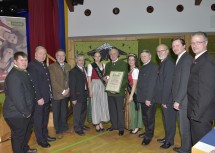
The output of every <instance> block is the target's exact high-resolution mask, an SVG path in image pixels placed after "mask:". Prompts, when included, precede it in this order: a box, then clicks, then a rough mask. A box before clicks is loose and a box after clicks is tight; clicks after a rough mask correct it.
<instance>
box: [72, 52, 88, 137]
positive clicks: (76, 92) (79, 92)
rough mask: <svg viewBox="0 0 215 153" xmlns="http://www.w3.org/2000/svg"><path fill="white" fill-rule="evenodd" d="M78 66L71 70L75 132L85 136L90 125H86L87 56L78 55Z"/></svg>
mask: <svg viewBox="0 0 215 153" xmlns="http://www.w3.org/2000/svg"><path fill="white" fill-rule="evenodd" d="M75 60H76V66H75V67H74V68H73V69H72V70H71V71H70V72H69V88H70V99H71V101H72V104H73V105H74V106H73V127H74V130H75V132H76V133H77V134H78V135H80V136H83V135H85V132H84V130H89V127H87V126H86V125H84V121H85V119H86V114H87V90H88V87H87V86H88V83H87V73H86V70H85V68H84V62H85V57H84V55H83V54H78V55H76V59H75Z"/></svg>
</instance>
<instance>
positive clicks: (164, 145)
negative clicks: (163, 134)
mask: <svg viewBox="0 0 215 153" xmlns="http://www.w3.org/2000/svg"><path fill="white" fill-rule="evenodd" d="M171 146H172V144H171V143H168V142H167V143H166V142H164V144H162V145H161V146H160V147H161V148H163V149H168V148H169V147H171Z"/></svg>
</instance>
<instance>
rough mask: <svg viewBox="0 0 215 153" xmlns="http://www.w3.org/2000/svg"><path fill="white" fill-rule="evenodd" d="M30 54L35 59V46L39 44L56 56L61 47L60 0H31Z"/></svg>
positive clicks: (29, 4)
mask: <svg viewBox="0 0 215 153" xmlns="http://www.w3.org/2000/svg"><path fill="white" fill-rule="evenodd" d="M28 10H29V32H30V54H31V60H33V59H34V55H35V48H36V47H37V46H39V45H41V46H44V47H45V48H46V49H47V53H48V54H50V55H51V56H52V57H54V54H55V51H56V50H57V49H59V47H60V43H59V25H58V24H59V22H58V0H29V1H28Z"/></svg>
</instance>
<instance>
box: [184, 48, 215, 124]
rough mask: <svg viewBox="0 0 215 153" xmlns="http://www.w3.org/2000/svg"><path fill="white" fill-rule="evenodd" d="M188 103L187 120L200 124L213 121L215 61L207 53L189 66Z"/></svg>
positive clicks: (214, 114) (214, 107)
mask: <svg viewBox="0 0 215 153" xmlns="http://www.w3.org/2000/svg"><path fill="white" fill-rule="evenodd" d="M188 101H189V102H188V117H189V118H191V119H193V120H196V121H202V122H207V121H212V120H214V119H215V59H214V57H213V56H212V55H210V54H208V53H207V52H205V53H203V54H202V55H201V56H200V57H198V58H197V59H196V60H195V62H194V63H193V64H192V66H191V70H190V77H189V81H188Z"/></svg>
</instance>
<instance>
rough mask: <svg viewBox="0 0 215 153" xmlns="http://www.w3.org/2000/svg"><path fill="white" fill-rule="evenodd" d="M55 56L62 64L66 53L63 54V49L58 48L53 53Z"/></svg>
mask: <svg viewBox="0 0 215 153" xmlns="http://www.w3.org/2000/svg"><path fill="white" fill-rule="evenodd" d="M55 57H56V59H57V61H58V63H60V64H63V63H64V61H65V57H66V55H65V52H64V51H63V50H61V49H59V50H57V52H56V53H55Z"/></svg>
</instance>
